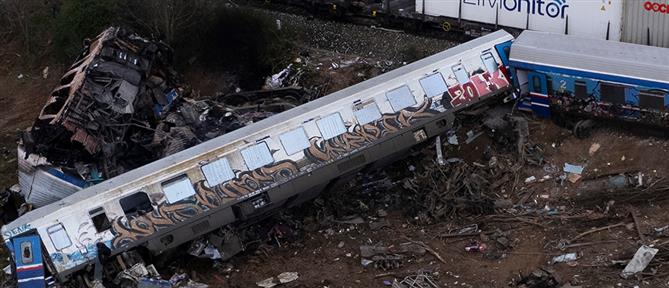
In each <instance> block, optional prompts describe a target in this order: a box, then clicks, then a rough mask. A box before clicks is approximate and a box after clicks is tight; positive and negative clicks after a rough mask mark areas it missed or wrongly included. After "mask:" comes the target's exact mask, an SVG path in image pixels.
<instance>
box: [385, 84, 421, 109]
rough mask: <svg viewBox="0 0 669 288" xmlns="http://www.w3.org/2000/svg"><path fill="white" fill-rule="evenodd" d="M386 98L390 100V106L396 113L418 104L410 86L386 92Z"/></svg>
mask: <svg viewBox="0 0 669 288" xmlns="http://www.w3.org/2000/svg"><path fill="white" fill-rule="evenodd" d="M386 98H388V101H389V102H390V106H392V107H393V111H395V112H399V111H401V110H402V109H404V108H407V107H409V106H413V105H415V104H416V98H414V97H413V94H411V90H410V89H409V86H406V85H404V86H402V87H399V88H397V89H393V90H390V91H388V92H386Z"/></svg>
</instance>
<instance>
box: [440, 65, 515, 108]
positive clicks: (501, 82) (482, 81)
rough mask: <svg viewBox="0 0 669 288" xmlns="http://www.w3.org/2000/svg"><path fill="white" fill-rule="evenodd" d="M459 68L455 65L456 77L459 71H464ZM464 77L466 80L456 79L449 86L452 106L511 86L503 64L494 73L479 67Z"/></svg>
mask: <svg viewBox="0 0 669 288" xmlns="http://www.w3.org/2000/svg"><path fill="white" fill-rule="evenodd" d="M459 69H460V67H458V68H455V67H454V70H453V72H454V74H455V75H456V78H458V77H459V76H458V74H459V73H462V72H460V71H462V70H459ZM463 70H464V69H463ZM464 73H466V71H464ZM462 79H466V80H460V79H456V82H455V83H454V84H453V85H449V87H448V94H449V96H450V98H451V100H450V105H451V107H458V106H460V105H463V104H466V103H469V102H471V101H474V100H476V99H478V98H479V97H480V95H487V94H489V93H493V92H495V91H497V90H499V89H504V88H505V87H508V86H509V80H508V79H507V78H506V76H505V75H504V73H503V72H502V66H501V65H499V66H498V69H497V70H495V71H493V72H492V73H490V72H489V71H485V70H483V69H478V70H477V71H474V73H472V75H470V76H468V77H467V78H464V77H463V78H462ZM460 81H462V82H460Z"/></svg>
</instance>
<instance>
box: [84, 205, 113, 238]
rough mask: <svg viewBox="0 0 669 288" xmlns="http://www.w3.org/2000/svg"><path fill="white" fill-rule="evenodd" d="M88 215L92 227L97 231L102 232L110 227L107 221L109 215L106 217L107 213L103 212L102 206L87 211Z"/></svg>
mask: <svg viewBox="0 0 669 288" xmlns="http://www.w3.org/2000/svg"><path fill="white" fill-rule="evenodd" d="M88 216H89V217H90V218H91V222H92V223H93V227H95V231H97V232H98V233H102V232H105V231H107V230H109V229H111V221H109V217H107V213H106V212H105V210H104V208H102V207H98V208H95V209H93V210H90V211H88Z"/></svg>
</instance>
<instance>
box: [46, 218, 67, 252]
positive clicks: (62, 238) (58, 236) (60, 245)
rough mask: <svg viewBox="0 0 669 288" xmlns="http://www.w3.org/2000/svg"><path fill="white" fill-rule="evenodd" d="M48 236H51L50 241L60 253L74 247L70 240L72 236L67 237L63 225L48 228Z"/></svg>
mask: <svg viewBox="0 0 669 288" xmlns="http://www.w3.org/2000/svg"><path fill="white" fill-rule="evenodd" d="M46 234H48V235H49V240H51V244H52V245H53V248H55V249H56V250H58V251H61V250H63V249H65V248H68V247H70V246H72V240H70V236H68V235H67V231H66V230H65V227H63V224H62V223H58V224H56V225H52V226H50V227H48V228H46Z"/></svg>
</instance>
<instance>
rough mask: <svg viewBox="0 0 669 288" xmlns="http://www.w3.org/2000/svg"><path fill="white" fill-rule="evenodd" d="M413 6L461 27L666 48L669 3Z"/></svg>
mask: <svg viewBox="0 0 669 288" xmlns="http://www.w3.org/2000/svg"><path fill="white" fill-rule="evenodd" d="M415 3H416V5H415V13H417V14H424V15H428V16H432V17H445V18H448V19H451V20H452V19H455V20H456V21H457V23H458V24H460V26H465V27H466V26H467V23H470V24H472V25H470V26H472V27H474V26H477V24H484V25H488V26H494V27H497V26H499V27H509V28H516V29H524V30H536V31H544V32H553V33H562V34H569V35H575V36H581V37H588V38H595V39H607V40H615V41H625V42H631V43H637V44H646V45H653V46H660V47H669V0H651V1H645V0H416V2H415ZM451 22H452V21H450V22H448V23H451ZM448 25H451V24H448ZM477 28H479V27H477ZM465 30H466V29H465Z"/></svg>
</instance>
